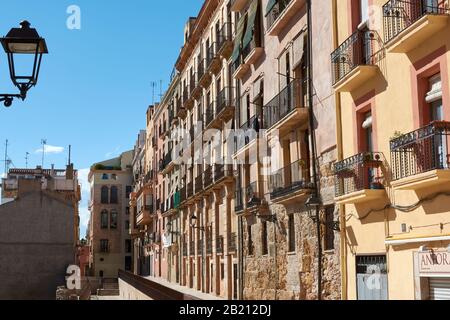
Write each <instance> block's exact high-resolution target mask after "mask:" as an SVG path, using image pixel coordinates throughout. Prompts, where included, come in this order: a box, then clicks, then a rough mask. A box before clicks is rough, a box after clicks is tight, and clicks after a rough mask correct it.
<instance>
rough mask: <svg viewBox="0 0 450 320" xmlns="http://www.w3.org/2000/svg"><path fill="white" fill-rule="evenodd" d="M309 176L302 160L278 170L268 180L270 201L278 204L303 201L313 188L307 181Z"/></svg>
mask: <svg viewBox="0 0 450 320" xmlns="http://www.w3.org/2000/svg"><path fill="white" fill-rule="evenodd" d="M309 178H310V174H309V168H308V167H307V164H306V162H305V161H303V160H298V161H296V162H294V163H292V164H291V165H289V166H287V167H285V168H282V169H280V170H278V171H277V172H276V173H275V174H273V175H272V176H271V177H270V180H269V189H270V190H271V192H270V197H271V199H272V202H274V203H278V204H289V203H298V202H300V203H301V202H304V200H305V199H306V197H307V196H308V195H309V194H310V193H311V190H313V189H314V184H313V183H311V182H309V180H310V179H309Z"/></svg>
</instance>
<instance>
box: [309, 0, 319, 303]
mask: <svg viewBox="0 0 450 320" xmlns="http://www.w3.org/2000/svg"><path fill="white" fill-rule="evenodd" d="M311 6H312V1H311V0H307V18H308V52H307V54H308V100H309V129H310V134H311V154H312V164H313V165H312V171H313V181H314V186H315V188H314V191H313V193H314V194H313V196H315V197H316V198H319V197H320V186H319V183H320V181H319V179H318V177H317V150H316V135H315V127H314V126H315V124H314V110H313V106H314V102H313V98H314V93H313V91H314V85H313V63H312V16H311V13H312V11H311ZM315 210H316V213H315V220H316V232H317V251H318V252H317V300H322V244H321V234H320V227H321V223H320V208H319V207H316V209H315Z"/></svg>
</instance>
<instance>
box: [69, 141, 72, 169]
mask: <svg viewBox="0 0 450 320" xmlns="http://www.w3.org/2000/svg"><path fill="white" fill-rule="evenodd" d="M71 154H72V146H71V145H70V144H69V163H68V165H69V166H70V165H71V164H72V162H71Z"/></svg>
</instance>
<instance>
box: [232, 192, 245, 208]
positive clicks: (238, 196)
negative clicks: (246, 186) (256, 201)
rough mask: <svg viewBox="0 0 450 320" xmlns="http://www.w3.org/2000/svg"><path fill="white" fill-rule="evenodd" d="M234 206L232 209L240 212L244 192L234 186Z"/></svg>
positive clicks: (242, 206)
mask: <svg viewBox="0 0 450 320" xmlns="http://www.w3.org/2000/svg"><path fill="white" fill-rule="evenodd" d="M234 201H235V206H234V211H235V212H241V211H243V210H244V192H243V190H242V189H241V188H240V187H236V197H235V199H234Z"/></svg>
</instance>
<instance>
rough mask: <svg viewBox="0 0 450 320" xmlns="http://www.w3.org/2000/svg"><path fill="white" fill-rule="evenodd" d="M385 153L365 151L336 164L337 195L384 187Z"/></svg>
mask: <svg viewBox="0 0 450 320" xmlns="http://www.w3.org/2000/svg"><path fill="white" fill-rule="evenodd" d="M382 165H383V155H382V154H381V153H379V152H364V153H360V154H357V155H355V156H353V157H350V158H348V159H345V160H343V161H340V162H338V163H336V164H335V165H334V172H335V174H336V178H335V193H336V197H337V198H338V197H342V196H345V195H348V194H352V193H354V192H358V191H362V190H369V189H372V190H379V189H384V186H383V184H382V183H381V173H382V172H381V168H382Z"/></svg>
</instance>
